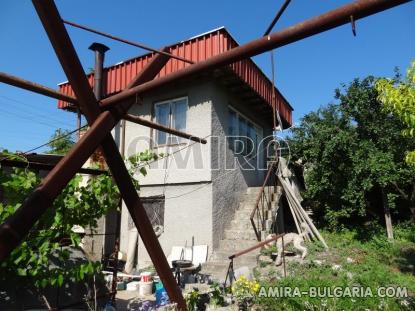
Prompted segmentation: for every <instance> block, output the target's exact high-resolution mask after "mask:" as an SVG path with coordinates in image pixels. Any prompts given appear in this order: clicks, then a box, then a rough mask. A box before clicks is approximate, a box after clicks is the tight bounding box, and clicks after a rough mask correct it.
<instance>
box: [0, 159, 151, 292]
mask: <svg viewBox="0 0 415 311" xmlns="http://www.w3.org/2000/svg"><path fill="white" fill-rule="evenodd" d="M3 153H5V151H4V152H3ZM8 157H9V158H16V159H20V160H24V157H22V156H19V155H15V154H11V153H8ZM156 158H157V155H155V154H154V153H151V152H149V151H146V152H142V153H139V154H137V155H136V156H134V157H131V159H134V161H133V160H127V165H128V166H129V168H130V174H131V175H132V176H133V175H134V176H137V174H143V175H145V174H146V170H145V166H146V165H147V163H148V162H149V161H151V160H154V159H156ZM133 179H134V181H135V183H136V186H137V187H138V182H137V181H136V179H135V178H133ZM40 181H41V180H40V177H39V176H38V174H37V173H36V172H34V171H30V170H27V169H22V168H15V169H13V170H12V171H9V170H3V169H2V168H1V167H0V223H3V222H4V221H5V220H6V219H7V218H8V217H10V216H11V215H12V214H13V213H15V211H16V210H17V209H18V208H19V207H20V206H21V204H22V202H23V200H24V199H25V198H26V197H27V196H28V195H29V194H30V193H31V192H32V191H33V189H34V188H35V187H36V186H37V185H38V184H39V183H40ZM81 181H82V182H81ZM119 200H120V196H119V192H118V188H117V187H116V185H115V184H114V182H113V179H112V176H110V175H109V174H102V175H99V176H89V178H88V179H87V180H86V181H85V180H83V177H82V176H80V175H77V176H75V177H74V178H73V179H72V180H71V181H70V182H69V183H68V185H67V186H66V187H65V189H64V190H63V191H62V192H61V194H60V195H59V196H58V197H57V198H56V199H55V200H54V202H53V208H50V209H48V210H47V212H46V213H45V214H44V215H42V217H41V218H40V219H39V221H38V222H37V223H36V224H35V226H34V227H33V228H32V229H31V231H30V232H29V234H28V235H27V236H26V237H25V239H24V241H23V242H22V243H21V244H20V245H19V247H17V248H16V249H14V250H13V252H12V253H11V255H10V256H9V257H8V258H7V260H5V261H3V262H2V263H1V264H0V283H2V282H5V281H7V282H9V283H12V284H16V286H19V285H26V284H34V285H35V286H36V287H37V288H39V289H40V290H41V289H42V288H44V287H45V286H48V285H52V286H61V285H62V284H63V283H65V282H67V281H69V280H71V281H79V280H83V279H84V278H85V277H86V276H87V275H90V274H92V273H94V272H97V271H99V270H100V263H98V262H92V261H90V262H87V263H80V264H71V265H69V266H70V267H68V265H67V264H66V262H67V259H68V257H69V250H68V248H67V247H62V246H63V245H65V246H71V247H78V246H79V243H80V236H79V235H78V234H77V233H75V232H74V231H73V230H72V229H73V227H74V226H75V225H78V226H81V227H84V228H90V229H92V230H96V228H97V225H98V223H97V221H98V220H99V219H100V218H101V217H102V216H103V215H105V214H106V213H107V212H108V211H109V210H111V209H116V208H118V203H119ZM51 261H53V263H54V264H53V265H51V264H50V262H51Z"/></svg>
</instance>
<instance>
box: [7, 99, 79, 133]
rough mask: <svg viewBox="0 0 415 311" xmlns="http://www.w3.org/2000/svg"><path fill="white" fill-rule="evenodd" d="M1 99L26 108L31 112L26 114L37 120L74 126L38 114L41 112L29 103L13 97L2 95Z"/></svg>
mask: <svg viewBox="0 0 415 311" xmlns="http://www.w3.org/2000/svg"><path fill="white" fill-rule="evenodd" d="M0 97H1V98H3V99H5V100H7V101H11V102H14V103H17V104H19V105H20V106H21V107H23V108H26V110H31V111H25V113H27V114H31V115H33V116H36V117H37V118H42V119H45V120H47V121H51V122H54V123H57V124H62V123H64V124H66V125H68V126H70V127H72V124H69V123H68V122H66V121H64V120H59V119H56V118H54V117H51V116H49V115H45V114H42V113H38V112H39V109H37V108H35V107H33V106H31V105H30V104H28V103H25V102H23V101H20V100H17V99H15V98H11V97H8V96H4V95H0Z"/></svg>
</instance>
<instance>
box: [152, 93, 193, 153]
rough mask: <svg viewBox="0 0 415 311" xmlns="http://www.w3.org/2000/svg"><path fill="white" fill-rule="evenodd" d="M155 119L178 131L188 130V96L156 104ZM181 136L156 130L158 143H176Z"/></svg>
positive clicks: (179, 140)
mask: <svg viewBox="0 0 415 311" xmlns="http://www.w3.org/2000/svg"><path fill="white" fill-rule="evenodd" d="M154 107H155V109H154V110H155V111H154V114H155V121H156V123H158V124H161V125H164V126H167V127H170V128H173V129H175V130H178V131H185V130H186V114H187V97H181V98H176V99H171V100H167V101H162V102H158V103H156V104H155V106H154ZM181 141H182V140H181V138H180V137H177V136H175V135H172V134H168V133H166V132H162V131H155V142H156V145H174V144H179V143H180V142H181Z"/></svg>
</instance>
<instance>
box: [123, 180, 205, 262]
mask: <svg viewBox="0 0 415 311" xmlns="http://www.w3.org/2000/svg"><path fill="white" fill-rule="evenodd" d="M163 188H164V187H143V188H142V189H141V191H140V195H141V196H143V197H145V196H154V195H160V194H163V192H164V191H165V197H166V201H165V214H164V232H163V234H162V235H161V236H160V237H159V242H160V244H161V246H162V248H163V251H164V253H165V255H166V256H168V255H169V254H170V252H171V248H172V246H184V245H185V244H186V242H187V246H190V245H191V243H192V237H193V238H194V242H195V245H199V244H207V245H208V248H209V251H210V250H211V249H212V185H211V183H202V184H190V185H178V186H167V187H166V188H165V189H163ZM177 196H180V197H177ZM175 197H177V198H175ZM125 215H126V213H123V216H125ZM126 221H128V218H127V217H124V218H123V219H122V224H125V222H126ZM150 263H151V261H150V257H149V256H148V254H147V251H146V249H145V247H144V244H143V242H142V241H141V239H140V241H139V247H138V266H139V268H140V267H141V268H142V267H146V266H148V265H149V264H150Z"/></svg>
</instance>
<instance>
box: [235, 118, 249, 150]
mask: <svg viewBox="0 0 415 311" xmlns="http://www.w3.org/2000/svg"><path fill="white" fill-rule="evenodd" d="M238 119H239V120H238V123H239V133H238V135H239V140H240V143H239V146H238V150H237V152H240V153H241V154H243V155H246V152H247V148H246V136H247V127H246V121H245V119H244V118H243V117H242V116H239V118H238Z"/></svg>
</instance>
